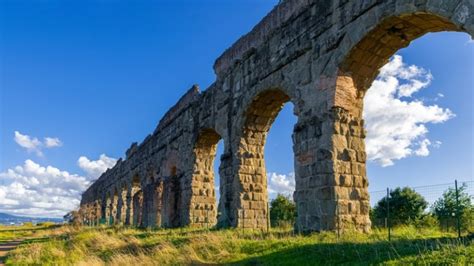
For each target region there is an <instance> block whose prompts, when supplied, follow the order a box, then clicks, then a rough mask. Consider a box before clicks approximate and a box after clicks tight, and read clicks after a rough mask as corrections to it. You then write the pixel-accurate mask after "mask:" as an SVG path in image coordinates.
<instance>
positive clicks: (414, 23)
mask: <svg viewBox="0 0 474 266" xmlns="http://www.w3.org/2000/svg"><path fill="white" fill-rule="evenodd" d="M358 26H360V25H358ZM368 28H369V30H368V31H367V32H364V33H361V36H360V39H358V40H357V41H356V42H354V43H353V44H352V45H350V46H349V47H350V49H349V50H347V51H344V50H343V49H341V51H342V52H341V54H342V55H343V56H341V58H340V62H339V63H338V64H339V67H338V74H337V79H336V95H335V106H337V107H342V108H344V109H346V110H347V111H349V112H350V113H351V114H353V115H355V116H359V117H360V116H361V114H362V108H363V97H364V95H365V92H366V91H367V89H368V88H369V87H370V86H371V84H372V82H373V81H374V79H375V78H376V77H377V75H378V73H379V70H380V68H381V67H382V66H383V65H385V64H386V63H387V62H388V60H389V58H390V57H391V56H392V55H394V54H395V53H396V52H397V51H398V50H400V49H402V48H404V47H407V46H408V45H409V44H410V43H411V42H412V41H413V40H415V39H417V38H419V37H421V36H423V35H425V34H427V33H433V32H441V31H461V32H466V33H469V32H468V31H466V30H464V29H462V28H461V27H460V26H459V25H457V24H456V23H455V22H454V21H452V20H450V19H449V16H448V17H446V16H441V15H439V14H435V13H427V12H416V13H404V14H400V15H398V16H390V17H388V18H385V19H383V20H382V21H380V22H379V23H377V24H375V25H371V26H370V27H368ZM471 36H473V35H472V33H471Z"/></svg>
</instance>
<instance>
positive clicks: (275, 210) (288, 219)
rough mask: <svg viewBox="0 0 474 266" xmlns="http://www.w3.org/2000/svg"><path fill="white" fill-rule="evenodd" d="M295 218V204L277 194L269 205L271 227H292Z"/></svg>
mask: <svg viewBox="0 0 474 266" xmlns="http://www.w3.org/2000/svg"><path fill="white" fill-rule="evenodd" d="M295 217H296V206H295V203H294V202H293V201H292V200H290V198H289V197H286V196H284V195H282V194H278V195H277V196H276V198H275V199H273V200H272V201H271V203H270V221H271V225H272V226H284V225H293V224H294V222H295Z"/></svg>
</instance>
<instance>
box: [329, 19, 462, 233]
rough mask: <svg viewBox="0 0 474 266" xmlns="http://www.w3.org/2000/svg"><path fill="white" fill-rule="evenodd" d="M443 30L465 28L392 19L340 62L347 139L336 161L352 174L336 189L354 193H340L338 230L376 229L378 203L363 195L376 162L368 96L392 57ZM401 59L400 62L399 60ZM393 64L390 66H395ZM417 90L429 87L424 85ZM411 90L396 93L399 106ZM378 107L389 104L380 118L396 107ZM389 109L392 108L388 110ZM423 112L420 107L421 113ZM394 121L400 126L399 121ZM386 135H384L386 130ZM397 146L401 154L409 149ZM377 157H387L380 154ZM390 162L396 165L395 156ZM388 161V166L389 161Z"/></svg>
mask: <svg viewBox="0 0 474 266" xmlns="http://www.w3.org/2000/svg"><path fill="white" fill-rule="evenodd" d="M440 31H460V29H459V28H458V27H457V26H455V25H454V24H453V23H451V22H449V21H448V20H446V19H444V18H442V17H439V16H436V15H432V14H422V13H417V14H410V15H403V16H400V17H390V18H388V19H385V20H384V21H382V22H381V23H380V24H379V25H377V26H376V27H375V28H374V29H373V30H371V31H370V32H368V33H367V34H366V35H365V37H363V38H362V39H361V40H360V41H359V42H358V43H357V44H356V45H355V46H354V47H353V48H352V49H351V50H350V52H349V53H348V56H347V57H346V58H345V59H344V60H343V62H342V63H341V64H340V68H339V76H338V78H337V83H336V99H335V109H337V112H338V116H336V119H335V121H334V123H335V128H336V132H335V135H336V136H335V138H337V139H338V140H341V141H340V142H339V143H333V144H334V146H335V151H334V152H335V155H336V158H337V162H335V163H337V164H338V165H344V164H347V165H350V166H351V168H350V169H349V170H348V171H346V172H344V171H343V170H344V169H343V168H342V167H341V169H337V171H338V172H337V173H336V179H337V177H338V176H339V175H340V176H341V179H339V180H337V182H336V190H341V191H342V190H344V191H348V193H340V194H339V195H338V196H339V198H338V202H337V208H336V209H337V212H338V213H337V220H338V222H337V224H338V226H339V224H340V226H342V227H343V228H342V229H344V228H345V227H346V226H348V225H355V226H356V227H358V228H364V227H365V228H367V227H368V226H370V221H369V220H368V215H369V209H370V205H374V204H373V202H372V204H370V203H369V197H368V195H366V194H367V193H365V192H364V193H360V192H362V191H367V189H368V179H367V176H366V160H367V156H368V155H369V159H370V153H369V154H367V153H366V142H365V141H364V139H365V138H366V132H364V127H365V128H367V125H366V124H365V123H364V120H363V108H364V97H365V96H366V95H367V93H368V91H367V90H368V89H369V87H370V86H371V85H372V84H373V82H374V80H375V79H376V77H377V75H378V74H379V70H380V69H381V67H382V66H384V65H385V64H386V63H387V62H389V59H390V58H391V57H392V56H393V55H394V54H395V53H396V52H397V51H399V50H400V49H401V48H404V47H407V46H408V45H409V44H410V43H411V42H412V41H414V40H415V39H417V38H419V37H421V36H423V35H425V34H426V33H432V32H440ZM433 56H436V55H433ZM396 59H399V58H397V57H395V60H396ZM393 60H394V59H392V61H390V63H393ZM444 67H446V66H444ZM382 70H383V68H382ZM413 71H414V69H413V68H411V69H410V68H407V69H405V72H406V73H404V74H403V75H404V76H410V75H412V74H411V73H410V72H413ZM383 72H384V71H382V73H381V74H382V75H384V74H386V73H383ZM385 72H386V71H385ZM392 81H393V80H392ZM395 82H396V81H395ZM415 86H425V85H422V84H420V83H419V84H417V85H415ZM408 87H409V86H408ZM408 87H404V88H403V89H404V90H403V91H402V90H400V91H398V92H396V93H398V96H397V97H399V98H397V99H396V100H397V101H398V102H403V99H402V97H411V95H412V94H413V93H414V91H416V90H417V89H414V90H413V91H410V88H408ZM388 89H389V88H387V90H388ZM412 89H413V88H412ZM418 89H419V88H418ZM378 104H383V108H381V109H380V110H378V111H377V112H378V113H377V115H378V116H382V115H385V113H389V112H392V111H393V110H392V109H393V106H390V105H389V104H386V103H382V102H381V101H379V102H378ZM384 108H386V109H385V110H383V109H384ZM404 108H405V110H404V111H405V112H408V109H409V106H408V105H407V106H405V107H404ZM421 111H422V110H420V108H418V111H417V112H418V113H419V112H421ZM405 119H409V118H405ZM391 122H392V123H396V120H393V121H391ZM385 129H386V132H385V134H390V133H391V132H390V131H394V130H390V129H389V128H388V127H385ZM397 130H400V129H397ZM415 130H416V128H413V129H412V130H411V132H409V133H410V134H414V131H415ZM381 132H382V133H383V131H382V130H381ZM384 141H385V143H384V144H387V143H390V141H391V140H390V139H389V138H386V139H385V140H384ZM423 145H425V146H424V148H423V147H422V146H420V150H419V151H416V152H420V153H426V145H429V144H427V142H425V143H424V144H423ZM397 148H398V150H401V149H402V148H403V145H401V146H399V147H397ZM371 150H372V148H371V147H367V151H371ZM413 152H415V151H413ZM377 159H384V158H383V156H380V157H378V158H377ZM388 162H389V163H391V162H390V158H389V159H388ZM385 163H386V164H387V165H388V163H387V161H385ZM415 167H416V166H415ZM409 172H410V170H409V169H406V170H405V171H404V176H406V175H407V173H409ZM369 173H370V172H369ZM342 177H343V178H342ZM398 178H402V177H398ZM399 181H400V179H399ZM402 182H403V181H402ZM405 184H406V183H405ZM364 216H365V217H364ZM364 224H365V226H364ZM364 230H366V229H364Z"/></svg>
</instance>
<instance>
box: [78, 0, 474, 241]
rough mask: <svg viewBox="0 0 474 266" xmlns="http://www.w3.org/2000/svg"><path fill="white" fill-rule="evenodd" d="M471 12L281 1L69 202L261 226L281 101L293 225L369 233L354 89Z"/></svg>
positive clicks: (202, 222) (173, 219) (153, 217)
mask: <svg viewBox="0 0 474 266" xmlns="http://www.w3.org/2000/svg"><path fill="white" fill-rule="evenodd" d="M473 11H474V4H473V2H472V0H458V1H456V0H386V1H379V0H364V1H360V0H334V1H329V0H328V1H316V0H286V1H282V3H280V4H279V5H277V6H276V7H275V8H274V9H273V10H272V11H271V12H270V13H269V14H268V15H267V16H266V17H265V18H264V19H263V20H262V21H261V22H260V23H259V24H258V25H257V26H256V27H255V28H254V29H253V30H252V31H251V32H250V33H248V34H247V35H245V36H243V37H242V38H240V39H239V40H238V41H237V42H236V43H235V44H234V45H233V46H232V47H230V48H229V49H228V50H227V51H225V52H224V54H223V55H222V56H221V57H219V58H218V59H217V60H216V63H215V66H214V70H215V72H216V75H217V78H216V81H215V82H214V83H213V84H212V85H211V86H210V87H209V88H208V89H207V90H205V91H204V92H200V91H199V89H198V87H197V86H193V87H192V88H191V89H190V90H189V91H188V92H187V93H186V94H185V95H184V96H183V97H182V98H181V99H180V100H179V101H178V103H177V104H176V105H175V106H174V107H172V108H171V109H170V110H169V111H168V112H167V113H166V115H165V116H164V117H163V119H162V120H161V121H160V123H159V125H158V127H157V128H156V130H155V131H154V132H153V134H151V135H149V136H147V137H146V138H145V140H144V141H143V142H142V143H141V144H140V145H138V144H137V143H134V144H133V145H132V146H131V147H130V148H129V149H128V151H127V152H126V158H125V160H119V161H118V162H117V164H116V165H115V166H114V167H113V168H112V169H109V170H107V171H106V172H105V173H104V174H103V175H102V176H101V177H100V178H99V179H98V180H97V181H96V182H95V183H94V184H93V185H92V186H91V187H90V188H89V189H88V190H87V191H86V192H85V193H84V194H83V197H82V202H81V212H82V213H83V214H84V216H85V217H86V220H87V221H88V222H90V223H98V222H99V221H102V222H108V223H111V224H112V223H124V224H126V225H137V226H144V227H155V226H157V227H160V226H162V227H180V226H195V227H204V226H213V225H215V224H217V225H219V226H224V227H225V226H231V227H246V228H262V229H265V228H267V226H268V208H267V206H268V195H267V177H266V169H265V160H264V152H263V150H264V146H265V139H266V136H267V133H268V130H269V128H270V126H271V125H272V123H273V121H274V119H275V117H276V116H277V115H278V112H279V111H280V110H281V108H282V106H283V105H284V104H285V103H286V102H290V101H291V102H292V103H293V104H294V106H295V109H294V113H295V115H296V116H297V117H298V122H297V124H296V125H295V127H294V133H293V143H294V148H293V149H294V156H295V182H296V191H295V193H294V200H295V201H296V204H297V211H298V217H297V222H296V225H295V229H296V230H298V231H302V232H308V231H322V230H335V229H336V227H338V226H339V227H342V229H347V228H355V229H358V230H361V231H369V230H370V220H369V195H368V192H367V187H368V181H367V176H366V168H365V162H366V153H365V146H364V138H365V131H364V121H363V119H362V108H363V97H364V94H365V92H366V90H367V88H368V87H369V86H370V84H371V83H372V81H373V79H374V78H375V77H376V75H377V73H378V69H379V68H380V67H381V66H382V65H383V64H385V63H386V62H387V60H388V59H389V57H390V56H391V55H393V54H394V53H395V52H396V51H397V50H398V49H400V48H402V47H405V46H407V45H408V44H409V43H410V42H411V41H412V40H414V39H416V38H418V37H419V36H421V35H423V34H425V33H428V32H436V31H446V30H448V31H464V32H467V33H469V34H470V35H471V36H473V34H474V15H473ZM221 139H222V140H223V141H224V154H223V155H222V156H221V158H220V167H219V175H220V192H221V197H220V201H219V203H218V205H217V203H216V192H215V191H214V186H213V184H214V178H215V175H214V173H213V160H214V157H215V154H216V145H217V143H218V141H219V140H221Z"/></svg>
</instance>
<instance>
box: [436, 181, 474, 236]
mask: <svg viewBox="0 0 474 266" xmlns="http://www.w3.org/2000/svg"><path fill="white" fill-rule="evenodd" d="M466 190H467V186H466V184H463V185H462V186H461V187H460V188H458V195H459V209H457V208H458V205H457V201H456V189H455V188H448V189H447V190H446V191H444V193H443V195H442V196H441V197H440V198H439V199H438V200H437V201H435V203H434V204H433V206H432V207H431V209H432V212H433V214H434V215H435V216H436V218H437V219H438V221H439V223H440V224H441V225H442V226H444V227H446V229H450V228H454V227H456V225H457V221H456V219H457V216H456V215H457V214H458V211H459V215H460V220H461V228H462V229H463V230H465V229H468V227H469V223H470V220H471V219H472V215H473V211H474V206H473V204H472V201H471V197H470V196H469V194H468V193H467V192H466Z"/></svg>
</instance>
